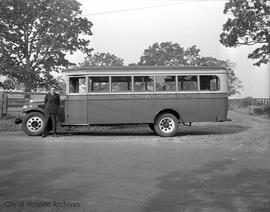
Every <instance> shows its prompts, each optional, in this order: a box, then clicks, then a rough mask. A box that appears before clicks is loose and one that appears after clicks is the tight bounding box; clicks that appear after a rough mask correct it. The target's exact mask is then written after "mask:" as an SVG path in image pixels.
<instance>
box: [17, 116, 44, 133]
mask: <svg viewBox="0 0 270 212" xmlns="http://www.w3.org/2000/svg"><path fill="white" fill-rule="evenodd" d="M44 127H45V117H44V115H43V114H41V113H39V112H31V113H28V114H26V115H25V117H24V119H23V121H22V129H23V131H24V132H25V133H26V134H27V135H31V136H37V135H41V134H42V132H43V130H44Z"/></svg>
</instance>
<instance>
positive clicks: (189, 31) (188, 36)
mask: <svg viewBox="0 0 270 212" xmlns="http://www.w3.org/2000/svg"><path fill="white" fill-rule="evenodd" d="M78 1H79V2H80V3H81V4H82V6H81V9H82V12H83V15H84V17H87V18H88V19H89V20H90V21H91V22H92V23H93V27H92V32H93V36H91V37H90V40H91V43H90V45H91V47H92V48H93V49H94V51H95V52H109V53H111V54H115V55H116V56H118V57H121V58H123V59H124V61H125V65H128V64H129V63H136V62H138V61H139V58H140V56H141V55H142V54H143V51H144V49H146V48H148V47H149V46H150V45H152V44H153V43H155V42H159V43H160V42H167V41H170V42H173V43H179V44H180V45H181V46H182V47H184V48H188V47H191V46H192V45H196V46H197V47H198V48H199V49H200V50H201V52H200V53H201V55H202V56H211V57H215V58H218V59H222V60H230V61H231V62H234V63H236V70H235V73H236V75H237V77H238V78H239V79H240V80H241V81H242V85H243V86H244V87H243V89H242V90H241V95H240V96H239V97H247V96H252V97H254V98H259V97H261V98H269V97H270V85H269V81H270V74H269V73H270V65H269V64H267V65H261V66H260V67H256V66H253V65H252V64H253V63H254V61H253V60H250V59H247V55H248V53H249V52H251V51H252V49H254V47H246V46H243V47H239V48H226V47H224V46H222V45H221V44H220V42H219V35H220V33H221V32H222V25H223V24H224V23H225V22H226V20H227V18H228V17H227V16H225V15H224V14H223V9H224V4H225V2H226V1H225V0H215V1H213V0H210V1H209V0H136V1H135V0H78ZM69 59H71V61H72V62H75V63H77V64H78V63H80V62H82V61H83V59H84V55H83V54H82V53H75V54H73V55H72V56H70V57H69Z"/></svg>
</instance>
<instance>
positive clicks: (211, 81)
mask: <svg viewBox="0 0 270 212" xmlns="http://www.w3.org/2000/svg"><path fill="white" fill-rule="evenodd" d="M200 90H207V91H216V90H219V78H218V77H217V76H210V75H207V76H205V75H203V76H200Z"/></svg>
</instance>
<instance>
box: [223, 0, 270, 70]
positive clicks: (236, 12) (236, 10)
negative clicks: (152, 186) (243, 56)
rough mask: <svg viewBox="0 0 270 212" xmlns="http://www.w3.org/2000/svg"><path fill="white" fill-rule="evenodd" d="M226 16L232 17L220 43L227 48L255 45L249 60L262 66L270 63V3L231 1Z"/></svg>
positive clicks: (261, 1) (243, 0)
mask: <svg viewBox="0 0 270 212" xmlns="http://www.w3.org/2000/svg"><path fill="white" fill-rule="evenodd" d="M224 14H228V15H230V18H228V20H227V22H226V23H225V24H224V25H223V33H222V34H221V35H220V42H221V43H222V44H223V45H224V46H226V47H237V46H241V45H255V47H256V49H255V50H254V51H253V52H251V53H250V54H249V55H248V58H251V59H254V60H257V61H256V62H255V63H254V65H257V66H260V65H261V64H267V63H269V61H270V1H269V0H229V2H227V3H226V4H225V8H224Z"/></svg>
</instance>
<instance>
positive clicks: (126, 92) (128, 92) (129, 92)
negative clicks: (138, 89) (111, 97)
mask: <svg viewBox="0 0 270 212" xmlns="http://www.w3.org/2000/svg"><path fill="white" fill-rule="evenodd" d="M112 77H130V78H131V85H130V86H131V90H130V91H124V92H113V91H112ZM132 93H133V75H122V74H121V75H110V94H132Z"/></svg>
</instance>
